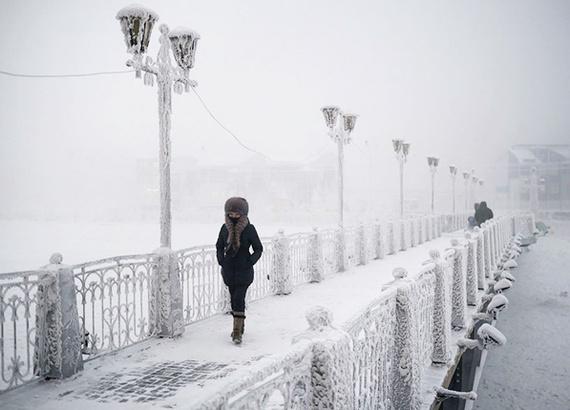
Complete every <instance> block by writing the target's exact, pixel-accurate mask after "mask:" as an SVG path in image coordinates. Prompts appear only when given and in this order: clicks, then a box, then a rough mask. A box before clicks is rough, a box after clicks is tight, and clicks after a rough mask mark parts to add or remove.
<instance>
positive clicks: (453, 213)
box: [449, 165, 457, 216]
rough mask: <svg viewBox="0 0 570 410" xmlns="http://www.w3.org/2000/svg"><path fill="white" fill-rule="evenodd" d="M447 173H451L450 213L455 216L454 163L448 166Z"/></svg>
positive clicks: (455, 177)
mask: <svg viewBox="0 0 570 410" xmlns="http://www.w3.org/2000/svg"><path fill="white" fill-rule="evenodd" d="M449 175H451V213H452V216H455V212H456V211H455V182H456V180H457V167H456V166H455V165H450V166H449Z"/></svg>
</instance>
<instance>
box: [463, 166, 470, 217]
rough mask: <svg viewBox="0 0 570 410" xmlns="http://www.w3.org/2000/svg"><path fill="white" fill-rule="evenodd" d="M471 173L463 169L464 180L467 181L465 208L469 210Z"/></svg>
mask: <svg viewBox="0 0 570 410" xmlns="http://www.w3.org/2000/svg"><path fill="white" fill-rule="evenodd" d="M470 178H471V174H470V173H469V172H467V171H463V181H464V182H465V210H466V211H468V210H469V179H470Z"/></svg>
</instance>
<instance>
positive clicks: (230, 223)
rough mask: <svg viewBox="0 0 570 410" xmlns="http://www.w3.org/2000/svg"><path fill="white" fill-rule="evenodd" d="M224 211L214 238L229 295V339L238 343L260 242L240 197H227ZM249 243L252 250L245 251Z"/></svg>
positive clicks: (258, 254)
mask: <svg viewBox="0 0 570 410" xmlns="http://www.w3.org/2000/svg"><path fill="white" fill-rule="evenodd" d="M224 212H225V223H224V224H223V225H222V227H221V228H220V233H219V235H218V241H217V242H216V257H217V259H218V264H219V265H220V266H221V267H222V278H223V280H224V284H225V285H226V286H227V287H228V290H229V292H230V297H231V306H232V316H233V318H234V321H233V330H232V334H231V337H232V341H233V342H234V343H235V344H240V343H241V341H242V336H243V333H244V330H245V325H244V322H245V295H246V293H247V288H248V287H249V285H251V284H252V282H253V275H254V272H253V266H254V265H255V264H256V262H257V261H258V260H259V258H261V254H262V253H263V245H262V244H261V240H260V239H259V236H258V235H257V231H256V229H255V226H253V224H251V223H250V222H249V219H248V216H247V214H248V212H249V204H248V203H247V201H246V200H245V199H244V198H240V197H232V198H230V199H228V200H227V201H226V203H225V205H224ZM250 247H251V248H253V253H250V252H249V249H250Z"/></svg>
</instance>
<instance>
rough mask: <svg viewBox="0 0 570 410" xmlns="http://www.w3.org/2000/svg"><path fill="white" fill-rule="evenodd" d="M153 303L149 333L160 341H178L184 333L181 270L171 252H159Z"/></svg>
mask: <svg viewBox="0 0 570 410" xmlns="http://www.w3.org/2000/svg"><path fill="white" fill-rule="evenodd" d="M154 253H155V255H156V256H155V258H154V264H153V267H152V276H151V286H150V299H149V302H148V303H149V322H150V323H149V332H150V334H152V335H154V336H159V337H177V336H180V335H182V334H183V333H184V329H185V327H184V316H183V303H182V287H181V282H180V267H179V264H178V259H177V257H176V254H175V253H174V252H172V251H171V250H170V248H159V249H157V250H156V251H155V252H154Z"/></svg>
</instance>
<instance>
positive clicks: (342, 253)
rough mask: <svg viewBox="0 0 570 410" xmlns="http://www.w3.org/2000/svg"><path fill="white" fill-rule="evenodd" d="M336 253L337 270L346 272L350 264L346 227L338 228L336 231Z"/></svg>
mask: <svg viewBox="0 0 570 410" xmlns="http://www.w3.org/2000/svg"><path fill="white" fill-rule="evenodd" d="M335 255H336V270H337V272H344V271H345V270H346V266H347V265H348V260H347V256H348V255H347V254H346V235H345V232H344V228H338V229H337V230H336V231H335Z"/></svg>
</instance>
